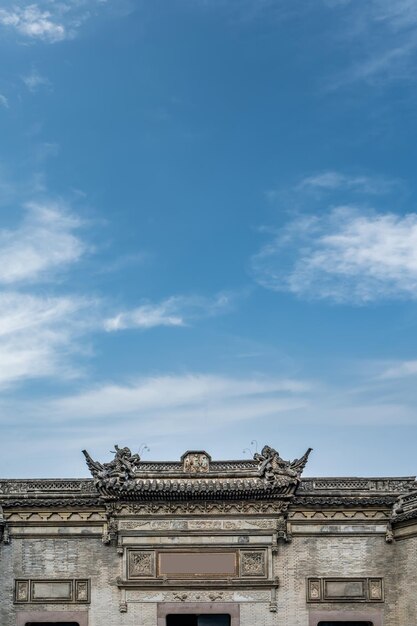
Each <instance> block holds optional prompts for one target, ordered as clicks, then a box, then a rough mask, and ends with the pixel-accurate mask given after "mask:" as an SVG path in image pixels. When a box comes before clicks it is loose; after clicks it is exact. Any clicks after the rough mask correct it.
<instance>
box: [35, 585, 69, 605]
mask: <svg viewBox="0 0 417 626" xmlns="http://www.w3.org/2000/svg"><path fill="white" fill-rule="evenodd" d="M31 596H32V600H33V601H34V602H36V601H41V600H42V601H43V600H60V601H61V602H62V601H63V600H68V601H69V602H70V601H71V600H72V581H71V580H66V581H45V582H44V581H35V580H33V581H32V592H31Z"/></svg>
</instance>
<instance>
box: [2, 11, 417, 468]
mask: <svg viewBox="0 0 417 626" xmlns="http://www.w3.org/2000/svg"><path fill="white" fill-rule="evenodd" d="M0 55H1V72H0V304H1V306H0V422H1V430H0V432H1V440H2V447H1V458H0V474H1V475H3V476H6V477H9V476H10V477H26V476H29V477H31V476H83V475H87V469H86V467H85V465H84V461H83V458H82V455H81V453H80V451H81V449H82V448H87V449H88V450H89V451H90V452H91V454H92V456H93V457H95V458H99V459H103V460H106V459H109V458H111V454H110V452H109V451H110V450H111V449H112V447H113V445H114V443H119V444H120V445H128V446H130V447H131V448H132V450H135V451H136V450H137V449H139V447H141V446H143V444H145V443H146V444H147V445H148V446H149V448H150V452H146V453H145V455H144V458H153V459H178V458H179V457H180V456H181V454H182V453H183V452H184V451H185V450H187V449H200V448H201V449H206V450H207V451H208V452H210V453H211V454H212V456H213V457H214V458H244V457H245V455H246V456H247V455H248V454H249V451H248V449H250V450H251V451H252V452H253V451H254V450H255V448H256V446H257V445H258V447H259V448H260V447H261V446H262V445H263V444H264V443H268V444H270V445H272V446H274V447H275V448H277V449H278V450H279V451H280V453H281V455H282V456H283V457H284V458H294V457H297V456H300V455H301V454H302V453H303V452H304V451H305V449H306V448H307V447H309V446H311V447H313V448H314V453H313V455H312V456H311V459H310V461H309V466H308V471H307V473H308V474H310V475H347V474H349V475H413V474H415V473H416V472H417V465H416V461H415V441H416V435H417V412H416V400H417V335H416V330H417V212H416V209H417V202H416V192H417V189H416V163H417V148H416V146H417V141H416V139H417V118H416V115H415V110H416V104H417V81H416V62H417V1H416V0H397V1H396V2H395V3H393V2H391V1H389V0H369V1H368V2H366V3H365V2H362V1H360V0H356V1H355V0H351V1H349V0H317V1H315V2H308V1H306V0H305V1H299V0H147V1H144V0H135V1H134V2H133V1H130V0H107V1H106V0H63V1H62V2H58V1H57V0H38V1H36V0H35V1H34V2H29V3H28V2H24V1H23V0H16V1H14V2H9V1H8V0H3V2H2V5H1V8H0ZM252 441H255V442H256V443H253V444H251V442H252ZM243 450H245V452H243Z"/></svg>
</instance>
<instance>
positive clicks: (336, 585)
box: [307, 578, 384, 602]
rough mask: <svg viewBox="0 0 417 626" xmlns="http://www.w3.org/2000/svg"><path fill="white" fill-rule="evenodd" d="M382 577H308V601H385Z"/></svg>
mask: <svg viewBox="0 0 417 626" xmlns="http://www.w3.org/2000/svg"><path fill="white" fill-rule="evenodd" d="M383 600H384V581H383V579H382V578H308V579H307V602H383Z"/></svg>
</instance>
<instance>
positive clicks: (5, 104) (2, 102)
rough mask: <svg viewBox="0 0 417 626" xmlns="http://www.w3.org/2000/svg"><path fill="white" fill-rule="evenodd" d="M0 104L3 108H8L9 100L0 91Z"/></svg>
mask: <svg viewBox="0 0 417 626" xmlns="http://www.w3.org/2000/svg"><path fill="white" fill-rule="evenodd" d="M0 105H1V106H3V107H4V108H5V109H8V108H9V101H8V99H7V98H6V96H3V94H1V93H0Z"/></svg>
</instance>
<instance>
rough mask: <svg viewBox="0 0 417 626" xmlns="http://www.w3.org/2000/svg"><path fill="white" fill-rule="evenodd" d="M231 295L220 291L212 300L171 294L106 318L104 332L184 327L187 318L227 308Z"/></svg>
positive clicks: (202, 315)
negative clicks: (157, 302) (165, 297)
mask: <svg viewBox="0 0 417 626" xmlns="http://www.w3.org/2000/svg"><path fill="white" fill-rule="evenodd" d="M230 304H231V296H230V295H227V294H220V295H218V296H216V297H215V298H214V299H209V298H202V297H199V296H172V297H170V298H167V299H166V300H163V301H162V302H160V303H159V304H149V303H146V304H142V305H141V306H139V307H137V308H135V309H132V310H130V311H126V312H122V313H118V314H117V315H115V316H113V317H111V318H109V319H107V320H105V322H104V327H105V329H106V330H107V331H116V330H124V329H127V328H142V329H149V328H154V327H156V326H185V325H186V324H187V322H188V321H190V320H192V319H195V318H201V317H207V316H211V315H216V314H218V313H221V312H224V311H225V310H226V309H227V308H229V307H230Z"/></svg>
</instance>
